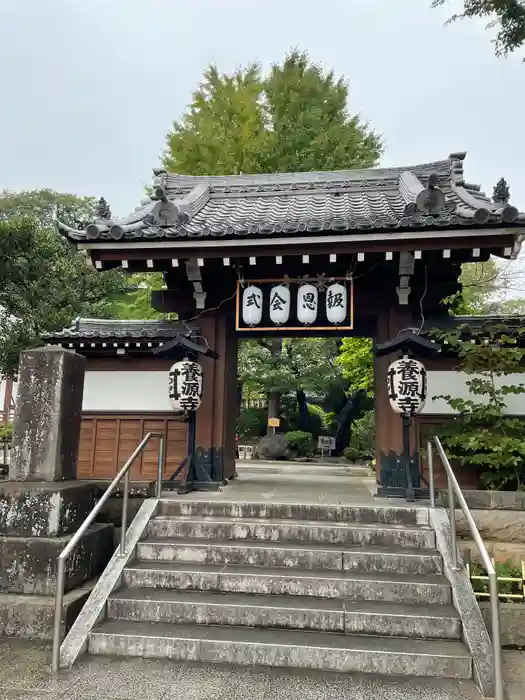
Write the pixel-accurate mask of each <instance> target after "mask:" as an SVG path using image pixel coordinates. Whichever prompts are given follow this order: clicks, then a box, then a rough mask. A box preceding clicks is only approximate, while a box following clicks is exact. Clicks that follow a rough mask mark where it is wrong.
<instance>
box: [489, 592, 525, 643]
mask: <svg viewBox="0 0 525 700" xmlns="http://www.w3.org/2000/svg"><path fill="white" fill-rule="evenodd" d="M479 607H480V608H481V612H482V613H483V617H484V618H485V623H486V625H487V629H488V630H489V632H490V633H491V634H492V622H491V617H490V603H488V602H485V601H482V602H481V603H480V604H479ZM500 615H501V644H502V646H504V647H524V646H525V606H524V605H523V604H521V603H500Z"/></svg>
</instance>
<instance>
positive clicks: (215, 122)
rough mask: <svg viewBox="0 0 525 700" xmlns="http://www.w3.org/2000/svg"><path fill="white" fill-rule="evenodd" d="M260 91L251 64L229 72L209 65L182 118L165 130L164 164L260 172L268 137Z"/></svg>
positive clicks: (211, 171) (203, 171) (204, 171)
mask: <svg viewBox="0 0 525 700" xmlns="http://www.w3.org/2000/svg"><path fill="white" fill-rule="evenodd" d="M262 95H263V85H262V81H261V75H260V70H259V67H258V66H257V65H256V64H252V65H250V66H248V68H246V69H245V70H238V71H236V72H235V73H234V74H233V75H225V74H220V73H219V72H218V70H217V68H216V67H215V66H210V67H209V68H208V69H207V70H206V71H205V73H204V80H203V82H202V83H201V85H200V86H199V89H198V90H197V91H196V92H195V93H194V94H193V100H192V103H191V105H190V107H189V109H188V111H187V112H186V114H185V115H184V116H183V118H182V121H181V122H177V121H176V122H174V123H173V129H172V130H171V131H170V132H169V133H168V136H167V146H168V148H167V151H166V153H165V156H164V165H165V167H166V168H167V169H168V170H170V171H172V172H176V173H186V174H189V175H235V174H238V173H243V172H248V173H254V172H260V170H261V162H262V161H261V158H262V157H263V154H264V152H265V149H266V143H267V140H268V139H267V136H268V134H267V127H266V125H265V123H264V109H263V101H262Z"/></svg>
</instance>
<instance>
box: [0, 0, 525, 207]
mask: <svg viewBox="0 0 525 700" xmlns="http://www.w3.org/2000/svg"><path fill="white" fill-rule="evenodd" d="M430 3H431V0H324V1H323V2H319V0H315V1H314V0H257V1H256V2H255V1H254V0H185V1H184V2H182V1H180V0H0V65H1V66H2V106H1V109H0V127H1V128H0V189H2V188H8V189H12V190H20V189H30V188H40V187H49V188H53V189H56V190H62V191H69V192H72V193H75V194H85V195H95V196H97V197H98V196H100V195H104V197H106V199H107V200H108V201H109V202H110V204H111V206H112V208H113V212H114V213H116V214H121V215H123V214H126V213H128V212H129V211H130V210H132V209H133V208H134V207H135V206H136V205H137V204H139V202H140V199H141V197H142V196H143V186H144V185H145V184H149V183H150V181H151V169H152V168H153V167H155V166H156V165H158V161H159V155H160V153H161V151H162V149H163V147H164V137H165V134H166V132H167V131H168V129H169V128H170V125H171V122H172V121H173V119H176V118H178V117H180V115H181V113H182V112H183V111H184V109H185V107H186V105H187V104H188V102H189V100H190V98H191V92H192V90H194V89H195V87H196V86H197V84H198V82H199V80H200V78H201V76H202V72H203V70H204V69H205V68H206V66H207V65H208V64H209V63H211V62H213V63H216V64H217V65H218V67H219V69H220V70H222V71H226V72H228V71H232V70H233V69H235V68H236V67H238V66H241V65H246V64H247V63H248V62H250V61H253V60H259V61H260V62H261V63H262V64H263V65H264V66H268V65H270V64H271V63H272V62H274V61H279V60H281V59H282V58H283V56H284V54H285V52H286V51H287V50H288V49H290V48H291V47H293V46H297V47H299V48H300V49H306V50H307V51H308V52H309V53H310V55H311V57H312V58H313V59H315V60H316V61H318V62H320V63H321V64H322V65H323V66H324V67H325V68H326V69H333V70H335V72H336V73H338V74H341V73H342V74H344V75H345V76H346V78H347V79H348V81H349V83H350V89H351V93H350V96H351V97H350V110H351V111H352V112H360V113H361V114H362V116H363V117H364V118H366V119H367V120H369V122H370V124H371V125H372V126H373V127H374V129H376V130H377V131H378V132H380V133H381V134H382V135H383V137H384V140H385V144H386V150H385V154H384V157H383V164H385V165H409V164H412V163H417V162H424V161H429V160H435V159H441V158H444V157H446V156H448V154H449V153H450V152H452V151H458V150H466V151H468V156H467V161H466V176H467V179H468V181H470V182H479V183H481V184H482V185H483V187H484V188H485V189H486V190H488V191H490V192H492V186H493V185H494V184H495V182H496V181H497V180H498V178H499V177H501V176H502V175H503V176H504V177H505V178H507V180H508V182H509V184H510V186H511V192H512V195H513V196H512V201H513V202H514V203H515V204H517V205H518V206H520V207H521V208H522V209H524V208H525V169H524V163H525V138H524V129H523V123H524V117H523V110H524V107H525V91H524V89H523V86H524V84H525V64H521V63H520V57H519V56H512V57H510V58H509V59H497V58H496V57H495V56H494V53H493V47H492V44H491V43H490V33H489V32H487V31H486V30H485V28H484V24H483V22H474V21H471V20H467V21H464V22H460V23H456V24H455V25H452V26H447V27H445V26H443V25H444V21H445V19H446V17H447V16H448V14H450V11H451V10H452V9H453V8H454V7H457V6H458V3H456V2H454V0H451V2H450V3H449V7H446V8H441V9H439V10H431V9H430Z"/></svg>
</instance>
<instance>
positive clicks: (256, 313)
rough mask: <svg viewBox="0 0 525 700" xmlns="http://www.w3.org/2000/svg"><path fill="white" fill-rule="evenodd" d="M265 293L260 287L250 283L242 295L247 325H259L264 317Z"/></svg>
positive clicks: (243, 315)
mask: <svg viewBox="0 0 525 700" xmlns="http://www.w3.org/2000/svg"><path fill="white" fill-rule="evenodd" d="M262 312H263V293H262V289H259V287H254V286H253V285H250V286H249V287H246V289H245V290H244V292H243V295H242V320H243V321H244V323H246V325H247V326H258V325H259V323H260V322H261V319H262Z"/></svg>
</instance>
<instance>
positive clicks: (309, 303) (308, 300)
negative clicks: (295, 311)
mask: <svg viewBox="0 0 525 700" xmlns="http://www.w3.org/2000/svg"><path fill="white" fill-rule="evenodd" d="M303 309H310V311H315V310H316V309H315V294H314V293H313V292H306V294H305V295H304V296H303Z"/></svg>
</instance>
